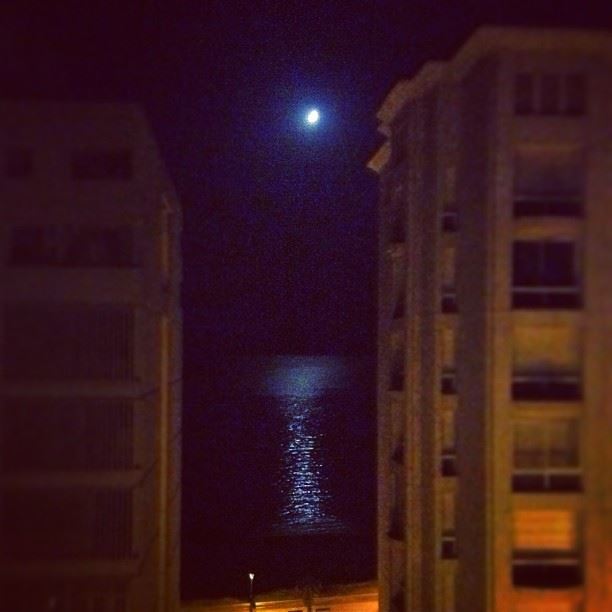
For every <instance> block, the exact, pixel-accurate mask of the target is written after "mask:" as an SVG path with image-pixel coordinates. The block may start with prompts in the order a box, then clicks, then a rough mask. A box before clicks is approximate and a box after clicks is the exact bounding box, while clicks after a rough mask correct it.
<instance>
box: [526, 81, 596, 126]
mask: <svg viewBox="0 0 612 612" xmlns="http://www.w3.org/2000/svg"><path fill="white" fill-rule="evenodd" d="M586 106H587V99H586V78H585V75H583V74H565V75H564V74H559V73H543V74H538V75H535V74H529V73H519V74H517V75H516V77H515V80H514V113H515V114H516V115H532V114H535V113H540V114H543V115H568V116H579V115H583V114H584V113H585V112H586Z"/></svg>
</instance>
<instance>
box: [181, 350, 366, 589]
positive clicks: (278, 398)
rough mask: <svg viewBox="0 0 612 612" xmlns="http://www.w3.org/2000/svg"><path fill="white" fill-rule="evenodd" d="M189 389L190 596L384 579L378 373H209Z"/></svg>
mask: <svg viewBox="0 0 612 612" xmlns="http://www.w3.org/2000/svg"><path fill="white" fill-rule="evenodd" d="M201 371H202V378H201V379H200V378H198V377H193V378H192V379H188V380H186V381H185V402H184V403H185V414H184V431H185V434H184V443H183V447H184V448H183V451H184V468H183V592H184V596H186V597H194V596H205V595H206V596H216V595H222V594H234V595H238V596H242V595H245V593H246V592H247V589H248V577H247V574H248V572H251V571H252V572H254V573H255V575H256V586H257V587H258V588H259V589H261V590H266V589H270V588H275V587H278V586H285V587H292V586H296V585H299V584H303V583H305V582H313V583H323V584H324V583H328V582H337V581H344V580H362V579H368V578H373V577H374V574H375V569H374V558H375V555H374V543H375V536H374V487H375V482H374V471H375V470H374V466H375V433H374V432H375V424H374V418H375V417H374V415H375V411H374V395H373V363H372V362H371V361H369V360H367V359H347V358H337V357H319V356H279V357H272V358H253V359H226V360H225V363H215V364H211V363H210V361H208V362H203V363H202V370H201Z"/></svg>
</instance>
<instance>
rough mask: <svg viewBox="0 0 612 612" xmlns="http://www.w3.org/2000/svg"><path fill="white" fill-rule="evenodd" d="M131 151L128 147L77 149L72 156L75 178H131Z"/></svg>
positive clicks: (73, 176) (73, 175)
mask: <svg viewBox="0 0 612 612" xmlns="http://www.w3.org/2000/svg"><path fill="white" fill-rule="evenodd" d="M132 173H133V168H132V153H131V151H129V150H128V149H117V150H95V151H78V152H75V153H74V154H73V157H72V178H74V179H76V180H81V181H83V180H123V181H125V180H128V179H131V178H132Z"/></svg>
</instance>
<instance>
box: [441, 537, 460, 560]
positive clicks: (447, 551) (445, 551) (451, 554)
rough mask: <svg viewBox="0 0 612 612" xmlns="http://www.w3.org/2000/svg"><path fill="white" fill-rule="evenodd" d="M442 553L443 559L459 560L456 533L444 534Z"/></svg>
mask: <svg viewBox="0 0 612 612" xmlns="http://www.w3.org/2000/svg"><path fill="white" fill-rule="evenodd" d="M440 552H441V557H442V559H456V558H457V545H456V539H455V534H454V533H443V534H442V547H441V551H440Z"/></svg>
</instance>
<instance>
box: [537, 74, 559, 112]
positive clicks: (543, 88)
mask: <svg viewBox="0 0 612 612" xmlns="http://www.w3.org/2000/svg"><path fill="white" fill-rule="evenodd" d="M540 112H541V113H542V114H544V115H558V114H559V113H560V112H561V92H560V76H559V75H558V74H543V75H542V76H541V78H540Z"/></svg>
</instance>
